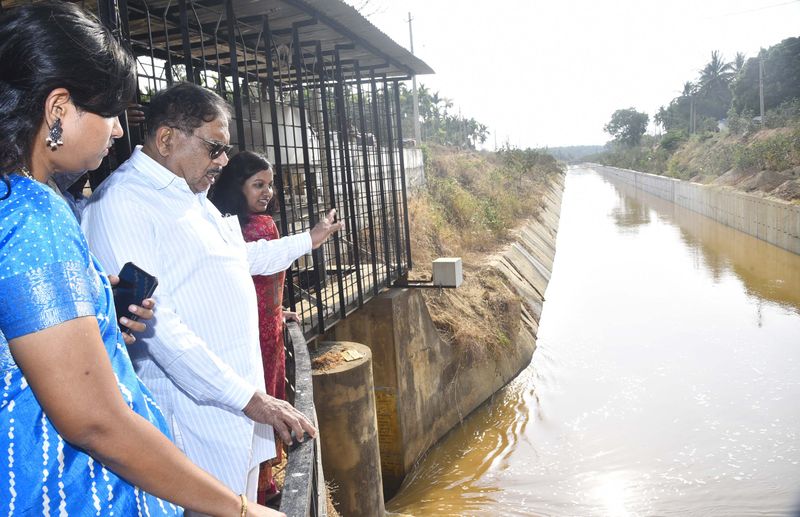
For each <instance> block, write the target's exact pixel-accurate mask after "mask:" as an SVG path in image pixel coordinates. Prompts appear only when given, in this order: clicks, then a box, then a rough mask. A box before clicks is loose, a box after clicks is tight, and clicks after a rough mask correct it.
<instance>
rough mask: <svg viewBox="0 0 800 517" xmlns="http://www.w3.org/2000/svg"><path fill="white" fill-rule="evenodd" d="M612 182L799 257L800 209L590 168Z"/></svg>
mask: <svg viewBox="0 0 800 517" xmlns="http://www.w3.org/2000/svg"><path fill="white" fill-rule="evenodd" d="M589 166H590V167H591V168H592V169H594V170H596V171H597V172H599V173H600V174H602V175H604V176H606V177H607V178H610V179H612V180H614V181H619V182H622V183H626V184H628V185H632V186H634V187H635V188H637V189H640V190H642V191H644V192H647V193H649V194H652V195H654V196H657V197H659V198H661V199H665V200H667V201H670V202H672V203H675V204H676V205H678V206H681V207H684V208H688V209H689V210H693V211H695V212H698V213H700V214H702V215H704V216H706V217H709V218H711V219H713V220H715V221H717V222H719V223H722V224H724V225H726V226H729V227H731V228H734V229H736V230H739V231H741V232H744V233H746V234H748V235H752V236H753V237H756V238H758V239H761V240H764V241H766V242H769V243H770V244H774V245H775V246H778V247H780V248H783V249H785V250H789V251H791V252H793V253H797V254H800V205H795V204H792V203H788V202H785V201H779V200H773V199H766V198H763V197H759V196H754V195H751V194H748V193H746V192H740V191H737V190H733V189H730V188H725V187H716V186H712V185H701V184H699V183H690V182H688V181H681V180H677V179H674V178H667V177H665V176H657V175H655V174H647V173H644V172H638V171H632V170H628V169H619V168H616V167H606V166H602V165H595V164H590V165H589Z"/></svg>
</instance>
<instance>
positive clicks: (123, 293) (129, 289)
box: [113, 262, 158, 321]
mask: <svg viewBox="0 0 800 517" xmlns="http://www.w3.org/2000/svg"><path fill="white" fill-rule="evenodd" d="M118 276H119V283H118V284H117V285H116V286H114V287H113V292H114V307H115V308H116V311H117V321H119V319H120V318H122V317H125V318H128V319H129V320H131V321H138V320H139V316H138V315H136V314H133V313H132V312H130V311H129V310H128V307H129V306H130V305H141V304H142V300H144V299H145V298H150V297H151V296H153V293H154V292H155V290H156V287H157V286H158V279H157V278H156V277H154V276H153V275H151V274H150V273H148V272H147V271H145V270H143V269H142V268H140V267H138V266H137V265H136V264H134V263H132V262H128V263H127V264H125V265H124V266H122V269H121V270H120V272H119V275H118Z"/></svg>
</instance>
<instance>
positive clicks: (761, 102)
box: [758, 56, 764, 126]
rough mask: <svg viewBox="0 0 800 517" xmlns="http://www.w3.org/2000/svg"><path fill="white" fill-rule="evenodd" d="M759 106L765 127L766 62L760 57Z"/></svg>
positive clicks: (762, 123)
mask: <svg viewBox="0 0 800 517" xmlns="http://www.w3.org/2000/svg"><path fill="white" fill-rule="evenodd" d="M758 105H759V107H760V108H761V125H762V126H763V125H764V60H763V59H762V58H761V56H758Z"/></svg>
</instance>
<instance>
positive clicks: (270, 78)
mask: <svg viewBox="0 0 800 517" xmlns="http://www.w3.org/2000/svg"><path fill="white" fill-rule="evenodd" d="M261 25H262V27H263V28H264V56H265V57H266V61H267V92H268V98H269V111H270V122H271V123H272V152H273V153H274V156H273V159H274V160H275V164H274V165H275V175H274V181H275V184H276V187H277V188H276V190H277V191H278V204H279V205H280V208H279V210H280V212H281V235H289V222H288V220H287V218H286V196H285V192H284V186H283V157H282V156H281V139H280V129H279V128H278V102H277V99H276V98H275V90H276V89H275V70H274V69H273V67H272V45H273V41H272V30H271V29H270V26H269V18H268V17H267V16H264V17H262V21H261ZM294 269H295V267H294V264H292V265H291V266H290V267H289V274H288V277H289V282H287V284H288V291H289V293H288V294H289V304H290V305H289V307H291V309H292V311H295V310H296V300H295V295H294V282H293V281H292V278H293V274H294Z"/></svg>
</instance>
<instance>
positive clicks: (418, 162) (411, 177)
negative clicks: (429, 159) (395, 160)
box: [403, 147, 425, 190]
mask: <svg viewBox="0 0 800 517" xmlns="http://www.w3.org/2000/svg"><path fill="white" fill-rule="evenodd" d="M403 164H404V165H405V171H406V188H408V189H409V190H414V189H418V188H421V187H424V186H425V166H424V165H425V164H424V163H423V160H422V149H420V148H419V147H404V148H403Z"/></svg>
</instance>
